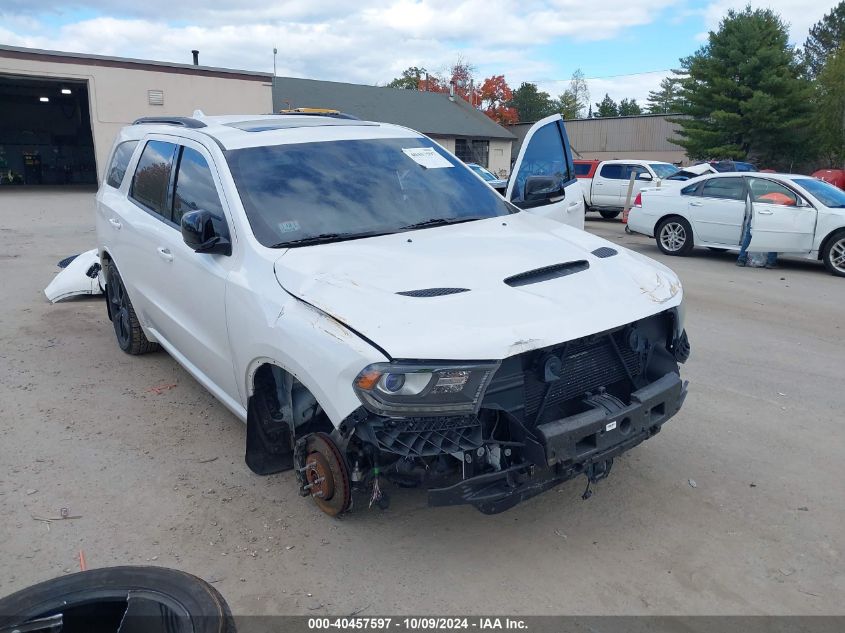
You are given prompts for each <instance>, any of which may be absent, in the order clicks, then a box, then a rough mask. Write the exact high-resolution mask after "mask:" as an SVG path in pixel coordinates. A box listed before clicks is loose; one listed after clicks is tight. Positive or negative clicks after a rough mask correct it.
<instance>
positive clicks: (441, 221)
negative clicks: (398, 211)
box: [402, 217, 487, 231]
mask: <svg viewBox="0 0 845 633" xmlns="http://www.w3.org/2000/svg"><path fill="white" fill-rule="evenodd" d="M486 219H487V218H485V217H466V218H429V219H428V220H422V221H421V222H414V223H413V224H409V225H408V226H403V227H402V230H403V231H409V230H411V229H422V228H427V227H430V226H446V225H447V224H460V223H461V222H472V221H474V220H486Z"/></svg>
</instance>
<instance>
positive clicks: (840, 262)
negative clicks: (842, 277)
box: [830, 239, 845, 273]
mask: <svg viewBox="0 0 845 633" xmlns="http://www.w3.org/2000/svg"><path fill="white" fill-rule="evenodd" d="M830 263H831V264H832V265H833V267H834V268H835V269H836V270H838V271H839V272H843V273H845V239H841V240H839V241H838V242H836V243H835V244H834V245H833V246H832V247H831V249H830Z"/></svg>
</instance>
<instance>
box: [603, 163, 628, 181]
mask: <svg viewBox="0 0 845 633" xmlns="http://www.w3.org/2000/svg"><path fill="white" fill-rule="evenodd" d="M623 168H624V165H604V166H603V167H602V168H601V173H600V174H599V175H600V176H601V177H602V178H611V179H613V180H622V178H623V176H622V174H623V172H624V169H623ZM628 173H630V172H628Z"/></svg>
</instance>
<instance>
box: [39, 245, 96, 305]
mask: <svg viewBox="0 0 845 633" xmlns="http://www.w3.org/2000/svg"><path fill="white" fill-rule="evenodd" d="M95 264H96V265H97V266H96V269H92V267H93V266H94V265H95ZM99 264H100V255H99V254H98V252H97V249H96V248H94V249H92V250H90V251H85V252H84V253H80V254H79V255H77V256H76V257H75V258H74V259H73V261H72V262H70V263H69V264H68V265H67V266H66V267H65V268H64V269H63V270H61V271H60V272H59V274H58V275H56V276H55V277H53V281H51V282H50V284H49V285H48V286H47V287H46V288H45V289H44V294H45V295H46V296H47V299H49V300H50V301H51V302H52V303H56V302H57V301H62V300H63V299H67V298H68V297H75V296H77V295H100V294H103V289H102V288H101V287H100V282H99V275H98V274H96V273H97V272H99ZM92 270H94V272H95V274H94V276H93V277H89V276H88V275H89V271H92Z"/></svg>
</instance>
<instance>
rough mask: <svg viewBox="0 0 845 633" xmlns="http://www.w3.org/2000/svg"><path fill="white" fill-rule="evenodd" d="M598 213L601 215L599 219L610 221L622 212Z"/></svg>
mask: <svg viewBox="0 0 845 633" xmlns="http://www.w3.org/2000/svg"><path fill="white" fill-rule="evenodd" d="M599 213H600V214H601V217H603V218H604V219H605V220H612V219H613V218H615V217H616V216H617V215H619V214H620V213H622V212H621V211H599Z"/></svg>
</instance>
